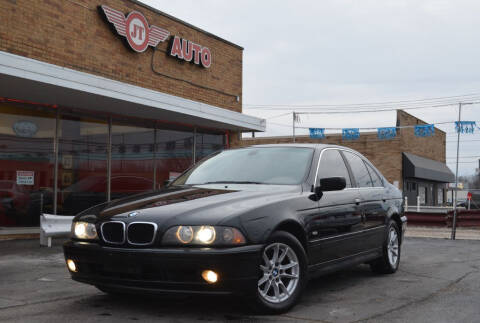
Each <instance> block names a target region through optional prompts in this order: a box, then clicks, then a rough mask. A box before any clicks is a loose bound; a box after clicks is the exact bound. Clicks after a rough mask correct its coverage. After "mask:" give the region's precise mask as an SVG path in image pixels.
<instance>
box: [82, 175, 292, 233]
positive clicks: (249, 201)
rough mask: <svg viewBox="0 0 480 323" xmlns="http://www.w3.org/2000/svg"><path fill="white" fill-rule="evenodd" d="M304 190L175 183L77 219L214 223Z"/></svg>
mask: <svg viewBox="0 0 480 323" xmlns="http://www.w3.org/2000/svg"><path fill="white" fill-rule="evenodd" d="M300 192H301V187H300V186H287V185H243V184H242V185H240V184H210V185H199V186H192V187H190V186H184V187H171V188H168V189H165V190H162V191H157V192H150V193H147V194H142V195H136V196H132V197H128V198H124V199H121V200H116V201H112V202H110V203H105V204H103V205H101V206H98V207H97V208H96V209H95V208H92V209H90V210H86V211H85V212H82V213H81V214H79V215H78V216H77V219H78V218H79V217H82V216H92V215H96V216H97V217H98V218H99V220H100V221H104V220H107V219H112V218H114V219H131V220H132V221H133V220H135V221H154V222H157V223H161V222H165V221H167V220H173V221H174V220H178V221H180V222H181V223H183V224H189V225H195V224H202V223H203V224H212V223H217V222H218V221H221V220H222V219H225V218H227V217H230V216H233V215H235V214H239V213H241V212H243V211H246V210H249V209H252V208H255V207H259V206H262V205H265V204H269V203H273V202H276V201H279V200H282V199H284V198H285V194H287V195H290V194H292V193H298V194H299V193H300ZM134 211H136V212H134ZM92 213H95V214H92ZM132 215H134V218H133V217H132ZM129 221H130V220H129ZM202 221H203V222H202ZM174 222H175V221H174Z"/></svg>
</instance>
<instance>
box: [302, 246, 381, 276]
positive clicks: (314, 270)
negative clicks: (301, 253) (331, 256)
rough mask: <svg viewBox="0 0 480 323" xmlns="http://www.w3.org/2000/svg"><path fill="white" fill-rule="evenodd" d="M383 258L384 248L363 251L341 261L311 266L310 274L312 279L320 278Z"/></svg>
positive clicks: (336, 260) (309, 268)
mask: <svg viewBox="0 0 480 323" xmlns="http://www.w3.org/2000/svg"><path fill="white" fill-rule="evenodd" d="M381 256H382V248H381V247H378V248H375V249H371V250H367V251H363V252H360V253H357V254H354V255H351V256H347V257H344V258H340V259H335V260H331V261H326V262H322V263H319V264H315V265H310V266H309V267H308V272H309V275H310V277H315V276H320V275H324V274H328V273H331V272H335V271H338V270H341V269H344V268H347V267H352V266H356V265H359V264H363V263H366V262H369V261H372V260H375V259H377V258H379V257H381Z"/></svg>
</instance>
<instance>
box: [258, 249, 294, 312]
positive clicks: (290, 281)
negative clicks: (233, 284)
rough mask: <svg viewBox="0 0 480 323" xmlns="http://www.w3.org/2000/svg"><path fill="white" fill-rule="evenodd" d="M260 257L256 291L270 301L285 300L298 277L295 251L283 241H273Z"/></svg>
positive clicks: (279, 301)
mask: <svg viewBox="0 0 480 323" xmlns="http://www.w3.org/2000/svg"><path fill="white" fill-rule="evenodd" d="M262 259H263V263H262V264H261V265H260V270H261V274H262V277H260V279H259V280H258V293H259V294H260V296H261V297H262V298H263V299H264V300H266V301H268V302H271V303H281V302H284V301H286V300H287V299H288V298H289V297H290V296H291V295H292V294H293V293H294V292H295V289H296V288H297V286H298V280H299V279H300V264H299V262H298V257H297V255H296V254H295V251H294V250H293V249H292V248H291V247H290V246H288V245H286V244H284V243H278V242H275V243H272V244H270V245H268V246H267V247H266V248H265V250H264V251H263V256H262Z"/></svg>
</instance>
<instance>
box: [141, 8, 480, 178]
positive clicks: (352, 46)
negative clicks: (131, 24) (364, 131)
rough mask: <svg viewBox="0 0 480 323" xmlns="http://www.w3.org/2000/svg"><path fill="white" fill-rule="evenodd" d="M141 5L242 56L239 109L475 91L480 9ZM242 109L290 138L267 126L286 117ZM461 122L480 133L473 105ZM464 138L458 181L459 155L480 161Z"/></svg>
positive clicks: (347, 123) (381, 116) (334, 122)
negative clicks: (201, 31) (204, 32)
mask: <svg viewBox="0 0 480 323" xmlns="http://www.w3.org/2000/svg"><path fill="white" fill-rule="evenodd" d="M143 2H145V3H147V4H149V5H151V6H153V7H155V8H157V9H159V10H161V11H164V12H166V13H168V14H171V15H173V16H175V17H178V18H180V19H182V20H185V21H187V22H189V23H191V24H193V25H195V26H197V27H200V28H202V29H204V30H207V31H209V32H211V33H213V34H215V35H218V36H220V37H222V38H225V39H227V40H229V41H232V42H234V43H236V44H238V45H240V46H242V47H244V48H245V50H244V56H243V66H244V67H243V73H244V74H243V102H244V104H254V105H255V104H287V105H288V104H293V105H300V104H307V105H308V104H346V103H365V102H382V101H398V100H412V99H423V98H433V97H445V96H454V95H462V94H468V93H480V63H479V59H480V37H479V30H480V19H479V13H480V1H476V0H423V1H422V0H376V1H374V0H362V1H356V0H322V1H313V0H312V1H301V0H295V1H267V0H262V1H259V0H256V1H250V0H243V1H225V0H222V1H221V0H201V1H198V0H197V1H193V0H184V1H171V0H169V1H167V0H143ZM478 97H480V95H479V96H478ZM243 111H244V113H247V114H250V115H255V116H259V117H262V118H267V131H266V132H265V133H264V134H261V135H266V136H272V135H290V134H291V127H285V126H279V125H276V124H275V123H279V124H285V125H291V118H292V117H291V115H287V116H283V117H277V118H273V119H271V120H270V119H268V118H269V117H272V116H277V115H279V114H282V113H283V112H285V111H284V110H278V111H265V110H264V111H262V110H258V109H249V108H247V107H244V110H243ZM408 112H409V113H411V114H413V115H415V116H416V117H419V118H421V119H423V120H425V121H426V122H429V123H435V122H444V121H455V120H456V119H457V118H458V110H457V109H456V108H453V107H447V108H436V109H425V110H410V111H408ZM462 116H463V117H462V119H463V120H472V121H477V123H478V124H479V125H480V105H478V104H477V105H471V106H465V107H464V109H462ZM394 125H395V114H394V112H382V113H368V114H345V115H335V116H326V115H321V116H318V115H317V116H302V118H301V123H300V124H299V126H304V127H308V126H312V127H339V128H347V127H379V126H394ZM438 127H439V128H441V129H443V130H445V131H446V132H447V164H448V165H449V166H450V168H451V169H452V171H455V163H454V162H455V158H454V157H455V156H456V141H455V140H456V135H455V133H454V128H453V125H452V124H449V125H443V126H438ZM412 131H413V130H412ZM297 133H298V134H307V130H306V129H305V130H302V129H298V130H297ZM462 138H463V139H464V140H472V139H475V140H479V141H464V142H463V143H461V146H460V156H461V157H462V158H461V159H460V160H461V161H462V162H463V163H461V164H460V174H473V173H474V172H475V168H476V167H478V159H479V158H478V157H474V158H467V157H466V156H480V129H477V133H476V134H475V135H462ZM426 142H427V144H428V139H426ZM475 160H477V163H468V162H472V161H475Z"/></svg>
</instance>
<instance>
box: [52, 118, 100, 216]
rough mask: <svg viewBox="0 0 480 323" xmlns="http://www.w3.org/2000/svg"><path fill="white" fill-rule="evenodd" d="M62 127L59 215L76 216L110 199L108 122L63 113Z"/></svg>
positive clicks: (58, 195) (59, 164)
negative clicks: (108, 195) (108, 187)
mask: <svg viewBox="0 0 480 323" xmlns="http://www.w3.org/2000/svg"><path fill="white" fill-rule="evenodd" d="M59 127H60V128H59V134H58V135H59V154H58V194H57V198H58V203H57V213H58V214H62V215H73V214H76V213H78V212H80V211H82V210H85V209H87V208H89V207H91V206H93V205H95V204H99V203H101V202H105V201H106V200H107V148H108V123H107V122H106V121H105V120H97V119H91V118H86V117H84V116H78V115H75V114H63V115H62V117H61V120H60V124H59Z"/></svg>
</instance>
